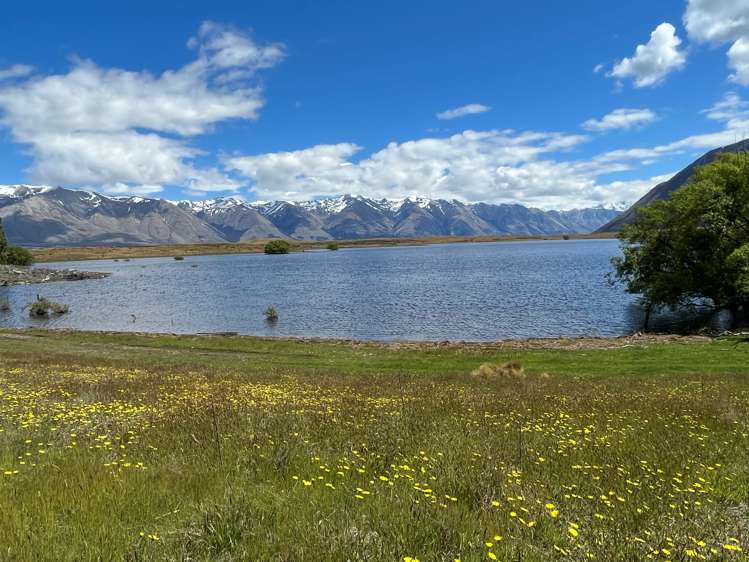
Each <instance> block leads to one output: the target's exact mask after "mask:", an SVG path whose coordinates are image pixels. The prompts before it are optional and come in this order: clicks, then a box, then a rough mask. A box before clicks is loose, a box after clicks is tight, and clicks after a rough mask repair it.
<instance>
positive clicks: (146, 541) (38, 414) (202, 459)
mask: <svg viewBox="0 0 749 562" xmlns="http://www.w3.org/2000/svg"><path fill="white" fill-rule="evenodd" d="M152 353H154V352H152ZM161 353H164V354H169V353H170V352H169V351H163V352H161ZM580 353H581V354H584V352H580ZM411 354H412V355H413V356H414V357H415V358H416V357H417V356H418V354H419V352H417V351H413V352H411ZM479 365H480V364H479V363H477V364H476V365H475V367H476V368H479ZM505 367H506V366H505ZM520 367H521V366H519V365H518V366H516V367H513V369H512V372H511V373H510V371H509V369H505V370H504V371H503V370H501V369H493V370H492V372H491V373H490V375H486V376H472V375H471V373H470V371H466V372H465V373H463V374H460V373H459V374H452V375H443V374H440V372H439V371H435V372H434V374H433V375H432V376H424V375H418V376H414V375H412V374H410V372H409V370H408V369H407V368H404V369H402V371H401V372H400V373H394V374H387V375H386V374H364V375H357V374H351V373H348V374H345V375H343V374H340V373H339V372H338V371H337V369H336V364H335V363H334V362H333V363H331V362H329V366H328V368H327V370H326V371H322V370H321V371H318V372H317V373H316V374H315V376H310V375H309V374H307V373H306V372H304V371H301V370H296V369H294V368H290V367H286V368H281V369H277V368H274V369H269V370H268V371H267V372H263V371H258V370H253V371H252V374H250V373H249V370H247V369H244V368H242V367H237V368H227V367H225V366H224V367H221V368H215V367H210V366H197V365H194V366H174V365H172V366H163V367H147V368H135V367H127V366H114V365H111V364H107V363H106V362H105V361H101V362H100V363H98V364H97V362H96V361H92V360H91V359H90V358H87V359H82V361H81V363H80V364H72V365H71V364H68V365H63V364H60V365H54V364H51V365H50V364H43V363H39V362H37V361H34V360H32V359H31V358H29V361H24V360H22V359H21V360H18V358H16V359H15V360H14V362H13V363H12V364H7V363H6V364H0V513H2V517H0V545H2V546H1V547H0V559H10V560H40V559H46V560H94V559H101V560H122V559H124V560H281V561H297V560H313V561H318V560H319V561H323V560H340V561H344V560H359V561H364V560H372V561H380V560H404V559H405V558H407V557H410V558H412V559H418V560H420V561H422V562H423V561H427V560H450V561H452V560H456V559H459V560H461V561H469V560H470V561H478V560H489V559H495V557H496V559H498V560H538V561H541V560H556V559H559V560H591V559H595V560H646V559H654V560H687V559H691V558H694V559H707V560H746V559H747V558H746V554H745V552H744V550H745V549H747V547H749V507H747V497H749V470H748V469H747V467H748V466H749V422H748V421H747V420H749V416H748V414H749V376H747V375H746V374H737V375H733V376H730V377H729V376H725V375H717V374H713V375H699V374H694V375H680V376H661V377H657V378H646V377H641V376H629V375H626V374H622V375H621V376H617V377H607V378H601V379H595V380H592V379H583V378H579V377H576V376H574V375H557V374H555V373H554V370H553V368H552V369H549V372H550V374H549V375H544V376H541V375H539V374H534V372H533V370H525V371H524V370H522V369H521V368H520ZM552 367H553V366H552ZM487 369H489V367H487V366H485V367H484V371H487Z"/></svg>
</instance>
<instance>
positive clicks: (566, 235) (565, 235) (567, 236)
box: [562, 234, 570, 240]
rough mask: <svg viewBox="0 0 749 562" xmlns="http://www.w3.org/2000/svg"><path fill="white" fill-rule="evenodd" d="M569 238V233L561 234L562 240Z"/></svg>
mask: <svg viewBox="0 0 749 562" xmlns="http://www.w3.org/2000/svg"><path fill="white" fill-rule="evenodd" d="M569 239H570V235H569V234H563V235H562V240H569Z"/></svg>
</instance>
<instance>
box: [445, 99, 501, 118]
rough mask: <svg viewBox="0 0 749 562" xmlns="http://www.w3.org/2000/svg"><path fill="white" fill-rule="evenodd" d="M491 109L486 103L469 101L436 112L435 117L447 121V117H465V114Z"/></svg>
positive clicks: (484, 111)
mask: <svg viewBox="0 0 749 562" xmlns="http://www.w3.org/2000/svg"><path fill="white" fill-rule="evenodd" d="M487 111H491V107H489V106H487V105H481V104H480V103H469V104H468V105H463V106H461V107H456V108H454V109H448V110H447V111H442V112H440V113H438V114H437V119H440V120H442V121H447V120H449V119H457V118H459V117H465V116H466V115H476V114H478V113H486V112H487Z"/></svg>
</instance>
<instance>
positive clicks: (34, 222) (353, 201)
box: [0, 186, 618, 246]
mask: <svg viewBox="0 0 749 562" xmlns="http://www.w3.org/2000/svg"><path fill="white" fill-rule="evenodd" d="M617 214H618V211H615V210H612V209H603V208H593V209H578V210H573V211H541V210H539V209H530V208H527V207H523V206H522V205H490V204H486V203H478V204H465V203H461V202H459V201H445V200H432V199H425V198H405V199H400V200H385V199H380V200H375V199H368V198H366V197H361V196H350V195H344V196H342V197H337V198H333V199H324V200H319V201H310V202H303V203H292V202H287V201H275V202H269V203H247V202H245V201H242V200H240V199H237V198H231V197H230V198H223V199H214V200H210V201H179V202H170V201H166V200H163V199H145V198H141V197H106V196H104V195H100V194H97V193H92V192H88V191H78V190H70V189H64V188H49V187H32V186H0V217H2V219H3V223H4V225H5V228H6V231H7V234H8V237H9V239H10V240H11V242H13V243H16V244H26V245H36V246H54V245H138V244H183V243H184V244H187V243H212V242H227V241H228V242H236V241H242V240H251V239H256V238H281V237H288V238H296V239H300V240H344V239H355V238H373V237H417V236H477V235H490V234H495V235H496V234H499V235H553V234H564V233H584V232H591V231H593V230H595V229H597V228H599V227H600V226H601V225H602V224H604V223H606V222H608V221H610V220H611V219H613V218H614V217H615V216H616V215H617Z"/></svg>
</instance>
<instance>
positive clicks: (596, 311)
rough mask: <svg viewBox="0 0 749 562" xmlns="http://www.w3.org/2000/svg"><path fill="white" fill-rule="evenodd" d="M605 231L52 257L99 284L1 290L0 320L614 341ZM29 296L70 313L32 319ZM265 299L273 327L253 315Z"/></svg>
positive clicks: (622, 302)
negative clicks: (6, 305)
mask: <svg viewBox="0 0 749 562" xmlns="http://www.w3.org/2000/svg"><path fill="white" fill-rule="evenodd" d="M618 254H619V243H618V241H617V240H569V241H563V240H559V241H527V242H498V243H477V244H444V245H433V246H412V247H396V248H358V249H341V250H339V251H337V252H334V251H327V250H325V251H311V252H304V253H294V254H289V255H285V256H266V255H263V254H246V255H225V256H199V257H187V258H186V259H185V260H184V261H175V260H173V259H171V258H154V259H139V260H133V261H129V262H124V261H120V262H114V261H92V262H76V263H65V264H52V265H50V266H49V267H71V268H76V269H83V270H88V271H105V272H110V273H112V276H111V277H109V278H107V279H103V280H90V281H75V282H64V283H50V284H46V285H26V286H16V287H9V288H2V289H0V299H2V298H7V299H8V300H9V301H10V304H11V307H12V310H11V312H9V313H0V326H3V327H30V326H33V327H46V328H75V329H82V330H115V331H142V332H174V333H198V332H239V333H241V334H252V335H263V336H304V337H326V338H352V339H369V340H467V341H491V340H498V339H513V338H528V337H556V336H613V335H622V334H628V333H632V332H633V331H637V330H638V329H639V328H640V327H641V323H642V315H641V312H640V311H639V308H638V307H636V306H635V305H634V303H635V298H634V297H633V296H631V295H628V294H626V293H625V292H624V290H623V289H622V288H621V287H612V286H610V285H609V284H608V282H607V281H606V274H607V273H608V272H609V271H610V270H611V266H610V259H611V257H612V256H615V255H618ZM37 294H40V295H42V296H44V297H47V298H49V299H52V300H55V301H58V302H62V303H65V304H68V305H69V306H70V309H71V310H70V313H69V314H67V315H63V316H59V317H53V318H50V319H48V320H44V319H42V320H36V319H31V318H30V317H29V314H28V310H23V307H24V306H26V305H27V304H29V303H30V302H32V301H33V300H34V299H35V298H36V295H37ZM269 306H273V307H275V308H276V309H277V311H278V313H279V316H280V318H279V320H278V321H277V322H275V323H269V322H268V321H266V319H265V317H264V315H263V311H264V310H265V309H266V308H267V307H269Z"/></svg>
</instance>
